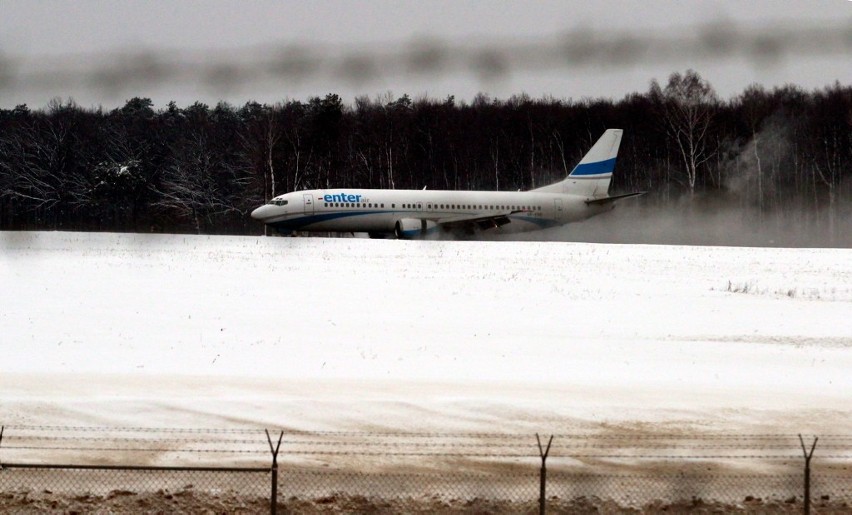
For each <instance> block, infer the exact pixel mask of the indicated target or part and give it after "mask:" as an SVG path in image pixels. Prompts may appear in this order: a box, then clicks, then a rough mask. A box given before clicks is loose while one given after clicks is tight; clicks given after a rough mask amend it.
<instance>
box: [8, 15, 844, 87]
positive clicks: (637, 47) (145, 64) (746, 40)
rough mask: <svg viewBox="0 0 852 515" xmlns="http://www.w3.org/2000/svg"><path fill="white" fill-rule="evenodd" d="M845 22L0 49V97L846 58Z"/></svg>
mask: <svg viewBox="0 0 852 515" xmlns="http://www.w3.org/2000/svg"><path fill="white" fill-rule="evenodd" d="M850 52H852V23H839V22H838V23H836V24H833V25H825V24H822V25H821V26H818V27H801V26H794V25H778V24H776V25H772V26H767V27H763V28H754V27H744V26H738V25H736V24H734V23H708V24H704V25H699V26H695V27H684V28H682V29H681V30H676V29H674V30H673V29H667V30H666V31H665V33H664V34H660V33H658V32H647V31H646V32H637V31H593V30H590V29H582V28H581V29H577V30H572V31H569V32H565V33H562V34H557V35H554V36H552V37H547V38H541V39H538V40H532V41H514V42H508V43H504V42H492V43H483V44H479V45H472V44H469V43H459V42H453V41H442V40H439V39H421V40H413V41H409V42H390V43H387V44H384V45H382V46H381V47H379V46H363V47H355V48H352V47H350V46H336V47H335V46H322V45H316V44H286V45H276V44H268V45H261V46H256V47H250V48H244V49H241V50H228V51H181V50H169V51H166V50H141V51H132V52H112V53H106V54H84V55H65V56H59V57H46V56H43V57H26V58H25V57H22V56H18V55H10V54H8V53H4V51H3V49H2V48H0V93H3V94H6V93H16V92H18V91H27V92H32V91H47V90H51V89H52V88H55V87H61V88H63V90H70V89H72V88H86V89H87V90H89V91H94V92H95V93H97V94H99V95H101V96H104V97H117V96H118V95H120V94H122V93H124V92H127V91H138V90H139V89H140V88H146V87H151V86H155V85H162V84H165V83H168V84H171V85H185V84H190V83H191V84H194V85H197V86H201V87H202V88H205V89H207V90H209V91H212V92H214V93H229V92H233V91H234V90H239V89H241V88H245V87H246V86H249V85H252V84H255V83H257V81H264V80H266V81H275V82H276V83H277V84H280V85H281V86H282V87H284V88H286V87H287V86H289V85H299V84H302V83H308V82H310V81H316V80H320V79H331V80H333V81H334V83H336V84H346V85H354V86H362V85H364V84H369V83H371V82H376V81H378V80H381V79H383V78H389V77H404V76H416V77H430V78H433V77H436V76H442V75H443V76H448V75H455V76H458V75H473V76H474V78H476V79H478V80H479V81H481V82H486V83H487V82H490V81H496V80H501V79H504V78H506V77H509V76H511V75H512V74H517V73H519V72H530V71H551V70H571V69H578V68H590V67H595V68H602V69H607V68H616V67H625V66H630V65H639V64H648V63H655V62H669V61H676V60H677V61H686V62H694V61H695V60H697V59H703V60H711V61H712V60H715V61H724V60H728V61H733V60H743V59H744V60H746V61H748V62H750V63H752V64H753V65H755V66H758V67H768V66H773V65H775V64H778V63H781V62H782V61H783V60H784V59H787V58H789V57H794V56H808V57H813V56H817V55H820V56H836V55H840V56H848V55H849V54H850Z"/></svg>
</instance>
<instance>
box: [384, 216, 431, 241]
mask: <svg viewBox="0 0 852 515" xmlns="http://www.w3.org/2000/svg"><path fill="white" fill-rule="evenodd" d="M435 227H437V224H436V223H435V222H433V221H431V220H418V219H417V218H401V219H399V220H397V221H396V223H395V224H394V226H393V234H394V236H396V237H397V238H399V239H404V238H418V237H422V236H425V235H426V233H428V232H429V231H430V230H431V229H434V228H435Z"/></svg>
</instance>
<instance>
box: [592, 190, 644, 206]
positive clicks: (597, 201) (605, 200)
mask: <svg viewBox="0 0 852 515" xmlns="http://www.w3.org/2000/svg"><path fill="white" fill-rule="evenodd" d="M645 193H647V192H645V191H636V192H633V193H625V194H623V195H613V196H612V197H603V198H596V199H592V200H587V201H586V204H588V205H590V206H595V205H598V206H600V205H603V204H609V203H610V202H615V201H616V200H619V199H623V198H629V197H637V196H639V195H644V194H645Z"/></svg>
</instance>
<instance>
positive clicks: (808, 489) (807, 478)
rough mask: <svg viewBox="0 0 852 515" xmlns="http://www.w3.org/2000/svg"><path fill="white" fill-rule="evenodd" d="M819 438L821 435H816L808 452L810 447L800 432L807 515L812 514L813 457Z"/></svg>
mask: <svg viewBox="0 0 852 515" xmlns="http://www.w3.org/2000/svg"><path fill="white" fill-rule="evenodd" d="M817 440H819V437H814V443H813V445H811V452H808V449H807V448H806V447H805V440H804V439H803V438H802V435H801V434H799V443H801V444H802V454H804V456H805V515H810V514H811V458H812V457H813V455H814V449H816V444H817Z"/></svg>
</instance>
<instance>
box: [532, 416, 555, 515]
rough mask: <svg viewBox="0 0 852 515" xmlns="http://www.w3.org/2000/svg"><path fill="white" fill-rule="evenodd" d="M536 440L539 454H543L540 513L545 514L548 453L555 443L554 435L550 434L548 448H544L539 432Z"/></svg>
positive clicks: (539, 501)
mask: <svg viewBox="0 0 852 515" xmlns="http://www.w3.org/2000/svg"><path fill="white" fill-rule="evenodd" d="M535 440H536V442H538V455H539V456H541V473H540V474H539V488H538V513H539V515H544V513H545V511H546V509H545V503H546V498H547V465H546V462H547V455H548V454H549V453H550V444H552V443H553V435H550V441H548V442H547V448H546V449H545V448H542V446H541V438H539V436H538V433H536V434H535Z"/></svg>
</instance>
